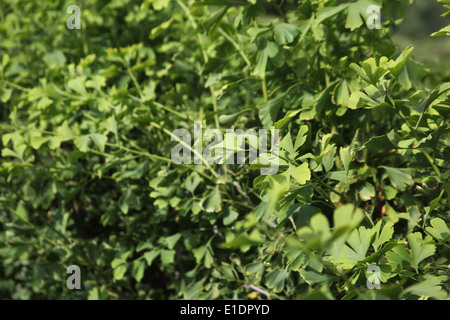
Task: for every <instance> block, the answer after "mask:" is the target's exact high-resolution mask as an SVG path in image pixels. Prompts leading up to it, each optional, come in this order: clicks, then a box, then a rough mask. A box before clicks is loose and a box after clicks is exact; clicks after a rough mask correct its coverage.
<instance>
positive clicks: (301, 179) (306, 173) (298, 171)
mask: <svg viewBox="0 0 450 320" xmlns="http://www.w3.org/2000/svg"><path fill="white" fill-rule="evenodd" d="M289 174H290V175H291V177H293V178H294V179H295V181H297V183H298V184H300V185H303V184H305V183H306V181H308V180H310V179H311V171H310V170H309V168H308V163H306V162H304V163H302V164H301V165H299V166H297V167H295V166H293V165H290V166H289Z"/></svg>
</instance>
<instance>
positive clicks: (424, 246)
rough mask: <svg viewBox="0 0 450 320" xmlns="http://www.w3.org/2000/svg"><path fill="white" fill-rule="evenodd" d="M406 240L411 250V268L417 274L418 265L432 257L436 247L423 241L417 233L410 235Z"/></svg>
mask: <svg viewBox="0 0 450 320" xmlns="http://www.w3.org/2000/svg"><path fill="white" fill-rule="evenodd" d="M407 239H408V243H409V247H410V248H411V266H412V267H413V268H414V269H416V272H418V268H419V263H420V262H421V261H423V260H424V259H426V258H428V257H429V256H432V255H433V254H434V252H435V251H436V246H435V245H434V244H432V243H429V241H427V240H423V239H422V235H421V234H420V233H419V232H414V233H410V234H409V235H408V236H407Z"/></svg>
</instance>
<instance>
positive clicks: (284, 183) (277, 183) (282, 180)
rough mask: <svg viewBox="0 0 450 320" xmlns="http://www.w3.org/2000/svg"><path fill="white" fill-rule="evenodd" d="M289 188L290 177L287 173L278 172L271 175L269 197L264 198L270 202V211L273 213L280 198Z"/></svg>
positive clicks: (268, 189)
mask: <svg viewBox="0 0 450 320" xmlns="http://www.w3.org/2000/svg"><path fill="white" fill-rule="evenodd" d="M288 190H289V179H288V177H287V176H286V175H285V174H276V175H272V176H270V177H269V187H268V188H267V191H266V193H267V197H266V198H264V199H263V200H264V201H265V202H268V203H269V212H270V213H272V212H273V210H274V209H275V207H276V204H277V203H278V200H280V199H281V198H282V197H283V196H284V195H285V194H286V193H287V192H288Z"/></svg>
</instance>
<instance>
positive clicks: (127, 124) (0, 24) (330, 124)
mask: <svg viewBox="0 0 450 320" xmlns="http://www.w3.org/2000/svg"><path fill="white" fill-rule="evenodd" d="M281 2H283V1H281ZM281 2H280V1H255V0H248V1H244V0H204V1H196V2H194V1H186V0H174V1H168V0H145V1H143V2H140V1H134V0H114V1H95V2H94V1H80V3H79V6H80V7H81V29H72V30H71V29H68V28H67V26H66V20H67V18H68V17H69V16H70V13H66V8H67V7H68V6H69V5H71V4H73V3H71V2H70V3H69V2H65V1H50V0H48V1H15V0H2V1H1V3H0V39H1V40H0V62H1V65H0V72H1V73H0V75H1V78H0V97H1V102H0V105H1V112H0V120H1V124H0V125H1V127H0V134H1V138H2V139H1V142H0V143H1V146H0V147H1V160H0V298H7V299H10V298H12V299H37V298H44V299H59V298H63V299H85V298H91V299H229V298H239V299H248V298H249V299H279V298H284V299H297V298H300V299H308V298H309V299H385V298H388V299H418V298H422V299H427V298H432V299H446V298H447V297H448V293H447V292H448V289H449V287H448V280H449V259H450V251H449V241H450V232H449V228H448V226H449V223H450V216H449V199H450V185H449V176H450V170H449V162H448V159H450V146H449V141H450V139H449V138H450V127H449V120H448V117H449V106H450V103H449V102H450V96H449V93H450V82H448V81H449V77H448V75H444V76H442V72H439V73H435V72H432V70H430V69H429V68H428V67H427V66H425V65H424V64H422V63H420V62H419V61H415V60H414V59H413V55H414V53H413V52H414V51H413V47H408V48H406V49H405V50H404V51H401V50H399V48H398V47H397V46H396V45H395V44H394V43H393V42H392V40H391V38H390V36H391V27H392V25H394V24H400V23H401V21H402V17H403V14H404V10H405V8H406V6H407V5H409V4H410V3H411V2H412V0H356V1H335V0H305V1H293V0H291V1H284V3H283V4H281ZM447 2H448V1H447ZM371 5H377V6H379V7H381V28H380V29H370V28H368V27H367V26H366V21H367V20H368V19H369V18H370V17H369V16H370V14H369V13H368V12H367V8H368V7H369V6H371ZM436 19H439V17H436ZM442 19H443V18H442ZM409 23H411V22H409ZM436 31H438V30H436ZM448 33H449V32H448V28H446V29H443V30H441V31H440V32H437V34H436V36H445V35H446V34H448ZM444 77H447V78H446V79H445V78H444ZM194 121H202V126H203V129H206V128H214V129H219V130H221V131H222V132H224V133H225V130H226V129H238V128H241V129H244V130H247V129H251V128H254V129H263V128H265V129H279V130H280V137H281V141H280V154H279V156H280V167H279V172H278V173H277V174H275V175H261V174H260V173H261V172H260V170H259V169H260V165H258V164H253V165H251V166H250V165H249V164H242V165H237V164H235V165H232V164H213V165H209V164H208V163H201V164H182V165H175V164H174V163H173V162H172V160H171V151H172V148H173V147H174V146H175V145H176V142H175V141H172V137H171V133H172V132H173V131H174V130H176V129H178V128H185V129H187V130H189V131H190V132H193V130H194ZM192 144H194V141H192ZM196 144H203V145H207V144H208V142H207V141H202V140H197V141H196ZM69 265H79V266H80V267H81V270H82V289H81V290H69V289H67V287H66V279H67V277H68V274H67V273H66V269H67V267H68V266H69ZM370 265H376V266H378V268H379V270H380V274H379V275H380V280H381V284H380V285H381V289H379V290H377V289H372V290H371V289H370V288H368V286H367V279H370V278H372V280H373V274H372V273H371V272H370V269H368V267H369V266H370ZM375 280H376V279H375Z"/></svg>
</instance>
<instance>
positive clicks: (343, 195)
mask: <svg viewBox="0 0 450 320" xmlns="http://www.w3.org/2000/svg"><path fill="white" fill-rule="evenodd" d="M311 174H312V175H313V176H314V178H316V179H317V181H319V183H320V184H321V185H322V186H323V187H325V188H327V189H328V190H330V191H331V192H334V193H335V194H337V195H338V196H339V197H341V198H342V199H344V200H345V202H350V201H349V200H348V198H347V196H346V195H345V194H343V193H341V192H339V191H336V190H335V189H333V188H332V187H330V186H329V185H328V184H326V183H325V182H323V181H322V179H320V178H319V176H318V175H317V174H316V173H315V172H314V171H313V170H311Z"/></svg>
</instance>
